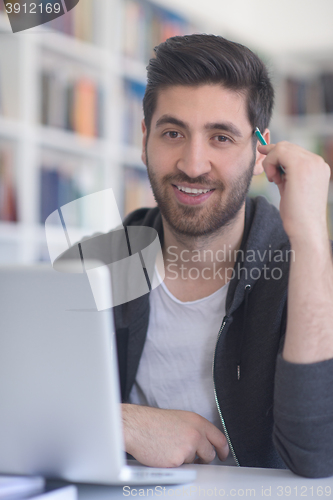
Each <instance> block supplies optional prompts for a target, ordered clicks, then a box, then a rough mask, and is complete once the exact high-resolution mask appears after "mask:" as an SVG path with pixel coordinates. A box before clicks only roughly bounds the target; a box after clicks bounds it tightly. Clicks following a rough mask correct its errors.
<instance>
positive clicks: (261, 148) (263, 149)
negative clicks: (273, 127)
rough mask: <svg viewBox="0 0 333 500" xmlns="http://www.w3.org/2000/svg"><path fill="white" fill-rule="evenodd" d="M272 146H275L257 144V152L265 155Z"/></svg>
mask: <svg viewBox="0 0 333 500" xmlns="http://www.w3.org/2000/svg"><path fill="white" fill-rule="evenodd" d="M274 148H275V144H266V146H264V145H263V144H259V145H258V151H259V153H261V154H263V155H267V154H268V153H269V152H270V151H272V149H274Z"/></svg>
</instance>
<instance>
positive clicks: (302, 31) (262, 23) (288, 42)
mask: <svg viewBox="0 0 333 500" xmlns="http://www.w3.org/2000/svg"><path fill="white" fill-rule="evenodd" d="M156 1H158V2H159V3H161V4H163V5H167V6H168V7H170V8H173V9H175V10H178V11H179V12H180V13H185V14H186V15H194V16H196V17H198V18H199V19H200V21H201V23H202V20H203V19H205V20H207V23H208V24H209V25H210V26H215V27H216V29H215V31H214V33H215V34H219V35H223V36H226V37H227V38H228V37H229V38H231V39H233V40H234V41H238V42H240V43H244V44H248V45H250V47H251V48H252V49H255V50H260V51H262V52H266V53H272V54H273V53H274V54H276V53H280V54H281V53H290V52H291V51H292V52H300V51H301V52H308V51H313V52H318V51H320V50H333V0H156Z"/></svg>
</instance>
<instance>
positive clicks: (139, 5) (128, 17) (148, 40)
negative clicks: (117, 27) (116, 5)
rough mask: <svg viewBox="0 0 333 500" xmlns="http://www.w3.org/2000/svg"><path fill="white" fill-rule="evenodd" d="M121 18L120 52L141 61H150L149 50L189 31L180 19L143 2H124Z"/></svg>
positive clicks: (188, 27) (186, 23) (150, 53)
mask: <svg viewBox="0 0 333 500" xmlns="http://www.w3.org/2000/svg"><path fill="white" fill-rule="evenodd" d="M124 18H125V23H124V37H123V53H124V55H126V56H128V57H131V58H134V59H138V60H141V61H147V60H148V59H150V57H152V55H153V48H154V47H155V46H156V45H158V44H159V43H161V42H164V41H165V40H166V39H167V38H169V37H171V36H176V35H184V34H186V33H190V32H192V31H193V28H192V27H191V26H190V25H189V23H188V22H187V21H186V20H185V19H183V18H182V17H180V16H178V15H175V14H173V13H171V12H169V11H168V10H166V9H163V8H161V7H159V6H157V5H154V4H152V3H149V2H146V1H144V0H142V1H137V0H126V1H125V5H124Z"/></svg>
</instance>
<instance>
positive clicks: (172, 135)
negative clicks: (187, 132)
mask: <svg viewBox="0 0 333 500" xmlns="http://www.w3.org/2000/svg"><path fill="white" fill-rule="evenodd" d="M163 135H165V136H167V137H169V138H170V139H178V137H180V136H181V134H180V133H179V132H176V131H175V130H170V131H169V132H165V134H163Z"/></svg>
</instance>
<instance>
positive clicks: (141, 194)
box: [124, 167, 156, 216]
mask: <svg viewBox="0 0 333 500" xmlns="http://www.w3.org/2000/svg"><path fill="white" fill-rule="evenodd" d="M124 188H125V200H124V215H125V216H126V215H127V214H129V213H130V212H132V211H133V210H136V209H137V208H142V207H155V206H156V201H155V198H154V195H153V192H152V189H151V186H150V182H149V178H148V175H147V172H146V171H145V170H143V169H139V168H132V167H126V168H125V174H124Z"/></svg>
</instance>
